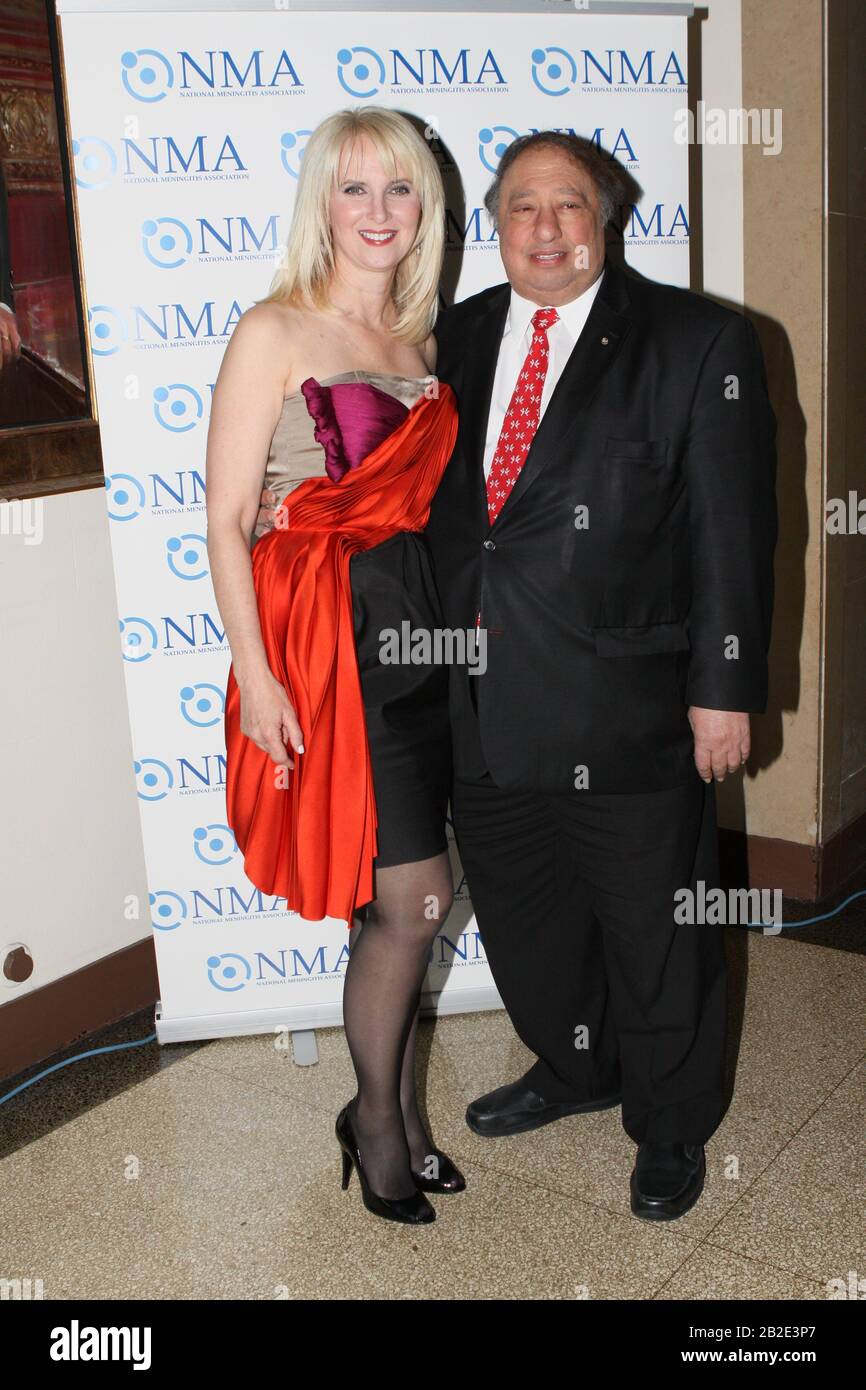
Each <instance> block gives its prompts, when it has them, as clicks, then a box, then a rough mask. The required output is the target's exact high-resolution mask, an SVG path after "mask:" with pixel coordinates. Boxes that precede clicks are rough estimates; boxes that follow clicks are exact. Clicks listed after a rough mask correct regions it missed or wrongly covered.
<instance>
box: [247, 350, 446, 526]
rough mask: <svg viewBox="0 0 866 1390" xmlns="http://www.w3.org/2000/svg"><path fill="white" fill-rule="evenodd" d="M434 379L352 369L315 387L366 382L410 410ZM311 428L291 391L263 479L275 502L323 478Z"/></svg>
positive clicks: (300, 397)
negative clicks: (306, 481) (307, 480)
mask: <svg viewBox="0 0 866 1390" xmlns="http://www.w3.org/2000/svg"><path fill="white" fill-rule="evenodd" d="M317 380H318V378H317ZM434 380H435V377H434V376H433V375H432V373H431V375H430V376H424V377H415V376H397V375H396V374H395V373H394V372H365V371H361V370H358V369H356V370H354V371H351V372H340V373H338V375H337V376H328V377H324V378H322V380H321V381H319V385H320V386H333V385H335V384H336V383H337V382H338V381H369V382H371V384H372V385H373V386H379V387H381V388H382V390H383V391H387V392H388V394H389V395H391V396H396V397H397V399H398V400H401V401H403V403H404V405H406V406H409V407H411V406H413V405H414V404H415V401H416V400H418V398H419V397H420V396H421V395H422V394H423V392H424V388H425V386H428V385H429V384H430V382H432V381H434ZM315 428H316V423H315V421H314V419H313V417H312V416H311V415H310V412H309V411H308V410H307V402H306V401H305V400H304V393H303V392H302V391H292V392H291V394H290V395H288V396H286V397H284V399H283V408H282V410H281V411H280V418H279V419H278V421H277V427H276V429H275V430H274V434H273V438H272V439H271V445H270V449H269V450H268V461H267V464H266V466H265V479H264V486H265V487H267V488H270V489H272V491H273V492H275V493H276V495H277V502H278V503H279V502H281V501H282V500H283V498H284V497H285V496H286V494H287V493H289V492H291V491H292V489H293V488H296V487H297V486H298V483H302V482H303V481H304V479H305V478H321V477H327V474H326V472H325V449H324V445H322V444H319V443H318V441H317V440H316V438H315V436H314V433H313V431H314V430H315Z"/></svg>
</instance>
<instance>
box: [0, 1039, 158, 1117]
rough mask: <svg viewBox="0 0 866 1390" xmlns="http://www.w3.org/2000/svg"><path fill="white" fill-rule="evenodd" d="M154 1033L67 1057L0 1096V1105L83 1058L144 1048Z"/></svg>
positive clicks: (81, 1060)
mask: <svg viewBox="0 0 866 1390" xmlns="http://www.w3.org/2000/svg"><path fill="white" fill-rule="evenodd" d="M155 1037H156V1033H150V1034H149V1035H148V1036H147V1037H146V1038H136V1039H135V1041H134V1042H125V1043H112V1044H111V1046H110V1047H94V1048H91V1050H90V1051H89V1052H79V1053H78V1054H77V1055H76V1056H75V1057H67V1058H66V1060H65V1061H64V1062H55V1063H54V1064H53V1066H50V1067H46V1068H45V1070H44V1071H40V1072H37V1074H36V1076H31V1078H30V1080H29V1081H22V1082H21V1085H20V1086H16V1087H15V1090H14V1091H10V1092H9V1094H8V1095H6V1096H0V1105H3V1104H4V1103H5V1102H6V1101H7V1100H11V1099H12V1097H13V1096H17V1095H18V1092H19V1091H26V1089H27V1087H28V1086H32V1085H33V1084H34V1082H36V1081H41V1080H42V1078H43V1076H50V1075H51V1073H52V1072H53V1071H59V1070H60V1068H61V1067H69V1066H71V1065H72V1063H73V1062H83V1061H84V1059H85V1057H98V1056H99V1054H100V1052H121V1051H122V1050H123V1049H124V1048H126V1047H144V1045H145V1043H149V1042H153V1040H154V1038H155Z"/></svg>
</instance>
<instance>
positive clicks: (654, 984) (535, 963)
mask: <svg viewBox="0 0 866 1390" xmlns="http://www.w3.org/2000/svg"><path fill="white" fill-rule="evenodd" d="M452 815H453V820H454V831H455V837H456V840H457V845H458V848H459V851H460V857H461V860H462V864H463V869H464V872H465V875H466V880H467V886H468V889H469V893H470V896H471V898H472V904H473V907H474V909H475V914H476V918H477V922H478V928H479V931H480V934H481V938H482V941H483V943H484V949H485V953H486V955H487V959H488V962H489V964H490V969H491V972H492V974H493V978H494V980H495V981H496V985H497V988H498V990H499V993H500V994H501V996H502V999H503V1002H504V1003H505V1007H506V1009H507V1010H508V1013H509V1015H510V1017H511V1021H512V1023H513V1024H514V1027H515V1029H516V1031H517V1033H518V1034H519V1036H520V1037H521V1039H522V1040H523V1042H524V1043H525V1044H526V1046H527V1047H528V1048H530V1050H531V1051H532V1052H534V1053H535V1054H536V1056H537V1058H538V1060H537V1062H536V1063H535V1065H534V1066H533V1067H532V1068H531V1069H530V1071H529V1073H528V1075H527V1080H528V1082H529V1084H530V1085H531V1086H532V1088H533V1090H535V1091H537V1092H538V1094H539V1095H541V1096H543V1097H544V1098H545V1100H551V1101H553V1100H555V1101H562V1100H580V1101H584V1100H592V1099H600V1098H603V1097H605V1096H610V1095H615V1094H618V1093H619V1091H620V1088H621V1091H622V1122H623V1126H624V1128H625V1130H626V1133H627V1134H629V1135H630V1136H631V1138H632V1139H633V1140H634V1141H635V1142H636V1143H642V1142H643V1141H644V1140H656V1141H659V1142H666V1141H673V1142H681V1143H703V1142H704V1141H705V1140H706V1139H708V1138H709V1136H710V1135H711V1134H712V1133H713V1131H714V1130H715V1129H716V1127H717V1125H718V1124H719V1121H720V1119H721V1116H722V1112H723V1108H724V1102H723V1073H724V1050H725V1028H726V968H725V955H724V942H723V936H722V932H723V930H724V929H723V927H721V926H716V925H705V924H701V925H697V924H678V923H677V922H676V921H675V920H674V911H675V906H676V902H675V898H674V893H675V891H676V890H677V889H680V888H691V889H692V890H694V889H695V885H696V883H697V881H698V880H701V879H702V880H703V881H704V883H705V884H706V887H707V890H709V889H710V888H714V887H717V886H718V884H719V868H718V843H717V834H716V813H715V785H714V784H713V783H710V784H709V785H707V784H706V783H704V782H703V781H701V779H700V777H699V776H698V774H697V771H695V773H694V777H693V778H692V779H690V780H689V782H688V783H687V784H686V785H684V786H679V787H674V788H672V789H671V790H668V791H660V792H648V793H647V792H641V793H638V794H634V795H632V794H619V795H605V796H598V795H592V794H588V793H584V792H581V793H579V794H578V795H575V796H573V797H572V796H560V795H550V796H548V795H544V794H541V793H534V792H513V791H503V790H502V789H501V788H500V787H498V786H496V784H495V783H494V782H493V781H492V779H491V777H490V774H489V773H488V774H486V776H485V777H484V778H483V779H480V780H477V781H461V780H457V781H456V782H455V784H454V788H453V792H452Z"/></svg>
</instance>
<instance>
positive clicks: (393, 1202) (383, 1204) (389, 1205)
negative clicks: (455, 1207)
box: [335, 1105, 436, 1226]
mask: <svg viewBox="0 0 866 1390" xmlns="http://www.w3.org/2000/svg"><path fill="white" fill-rule="evenodd" d="M335 1133H336V1135H337V1140H338V1142H339V1145H340V1148H341V1149H342V1151H343V1191H344V1192H345V1191H346V1188H347V1187H348V1186H349V1178H350V1177H351V1176H352V1169H353V1168H356V1169H357V1170H358V1179H359V1181H360V1183H361V1197H362V1198H363V1202H364V1206H365V1207H366V1208H367V1210H368V1211H371V1212H372V1213H373V1215H374V1216H383V1217H384V1218H385V1220H386V1221H404V1222H407V1223H409V1224H411V1225H413V1226H419V1225H421V1224H423V1223H425V1222H428V1221H435V1220H436V1212H435V1210H434V1208H433V1207H432V1206H431V1205H430V1203H429V1202H428V1201H427V1198H426V1197H425V1196H424V1193H423V1192H418V1191H416V1192H415V1193H414V1194H413V1196H411V1197H380V1196H379V1195H378V1193H376V1192H374V1191H373V1189H372V1188H371V1186H370V1183H369V1181H368V1179H367V1174H366V1173H365V1172H364V1165H363V1163H362V1161H361V1151H360V1149H359V1148H358V1141H357V1139H356V1138H355V1131H354V1129H353V1128H352V1121H351V1120H350V1118H349V1107H348V1105H344V1106H343V1108H342V1110H341V1111H340V1113H339V1115H338V1116H337V1123H336V1125H335ZM412 1176H413V1178H414V1177H415V1175H414V1174H413V1175H412ZM415 1181H416V1183H417V1178H415Z"/></svg>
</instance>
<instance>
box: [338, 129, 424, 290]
mask: <svg viewBox="0 0 866 1390" xmlns="http://www.w3.org/2000/svg"><path fill="white" fill-rule="evenodd" d="M399 175H400V170H399V166H398V168H397V170H395V169H394V167H393V166H392V167H391V168H389V169H383V168H382V165H381V164H380V162H379V157H378V155H377V154H376V151H375V149H374V147H373V145H372V144H371V143H370V141H369V140H367V139H366V137H362V138H361V139H360V140H355V141H354V142H350V141H347V142H346V144H344V146H343V148H342V150H341V151H340V163H339V169H338V176H337V183H336V185H335V187H334V190H333V192H332V193H331V202H330V215H331V234H332V236H333V240H334V255H335V259H336V262H337V264H338V265H339V262H340V260H341V259H342V260H343V261H348V262H349V263H350V264H351V265H353V266H356V267H358V269H360V270H368V271H369V270H377V271H389V272H391V273H392V274H393V272H394V271H395V270H396V269H397V266H398V265H399V263H400V261H402V259H403V257H404V256H405V255H406V254H407V253H408V251H409V249H410V248H411V246H412V243H413V241H414V240H415V233H416V231H417V229H418V222H419V219H420V217H421V199H420V196H419V193H418V190H417V189H416V188H415V187H414V185H413V184H412V182H411V181H410V180H409V179H408V178H403V177H400V176H399Z"/></svg>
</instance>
